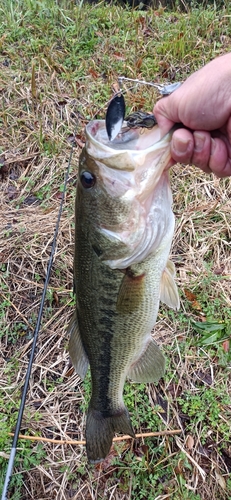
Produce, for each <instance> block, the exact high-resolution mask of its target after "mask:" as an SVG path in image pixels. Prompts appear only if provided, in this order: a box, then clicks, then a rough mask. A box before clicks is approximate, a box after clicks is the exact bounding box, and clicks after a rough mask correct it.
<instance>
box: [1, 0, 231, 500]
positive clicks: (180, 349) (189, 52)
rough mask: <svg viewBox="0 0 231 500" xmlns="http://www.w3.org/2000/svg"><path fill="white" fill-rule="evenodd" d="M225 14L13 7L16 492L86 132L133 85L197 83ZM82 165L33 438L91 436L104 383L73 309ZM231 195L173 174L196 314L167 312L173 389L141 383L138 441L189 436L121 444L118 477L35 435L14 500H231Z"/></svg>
mask: <svg viewBox="0 0 231 500" xmlns="http://www.w3.org/2000/svg"><path fill="white" fill-rule="evenodd" d="M215 7H216V6H214V5H213V4H212V5H211V4H209V5H208V6H207V8H204V7H203V6H202V5H199V6H197V7H196V6H195V3H194V4H193V5H192V8H191V10H190V9H189V11H188V12H187V13H184V12H182V11H181V10H180V8H176V10H175V12H174V11H170V10H167V9H163V8H161V7H160V8H159V9H147V11H139V10H137V9H129V8H127V7H125V8H122V7H121V6H117V5H115V4H114V3H113V5H110V6H109V5H108V4H104V2H101V3H100V4H99V5H97V6H96V5H91V6H90V5H87V4H83V2H81V1H79V2H78V1H76V2H74V1H68V0H66V1H65V0H61V1H59V2H58V1H54V0H46V1H45V0H41V1H36V0H35V1H32V0H25V1H22V0H14V1H13V0H12V1H10V0H3V1H2V3H1V6H0V19H1V23H0V48H1V64H0V87H1V91H2V92H1V93H2V106H1V111H0V123H1V129H0V138H1V140H0V142H1V154H4V155H5V159H4V160H2V159H1V160H0V165H2V163H3V164H4V163H5V161H6V166H7V174H6V176H5V177H4V178H3V181H2V184H1V188H2V198H1V203H2V206H1V214H2V219H1V227H0V235H1V236H0V237H1V241H0V262H1V278H0V280H1V293H2V296H1V302H0V320H1V332H0V342H1V344H0V348H1V356H2V357H1V358H0V380H1V383H0V407H1V414H0V427H1V433H0V470H1V472H0V490H1V487H2V484H3V481H4V475H5V472H6V467H7V456H8V454H9V452H10V447H11V437H9V435H8V433H9V432H13V431H14V428H15V424H16V418H17V410H18V407H19V403H20V396H21V388H22V385H23V382H24V378H25V371H26V367H27V363H28V356H29V352H30V345H31V337H32V334H33V329H34V326H35V323H36V318H37V312H38V307H39V303H40V299H41V293H42V287H43V283H44V277H45V272H46V266H47V262H48V258H49V254H50V245H51V242H52V238H53V234H54V228H55V224H56V218H57V212H58V207H59V203H60V196H61V194H62V191H63V182H64V173H65V169H66V166H67V162H68V159H69V155H70V151H71V147H72V144H73V141H74V139H75V137H74V135H76V134H77V139H78V141H79V143H81V141H83V139H84V127H85V125H86V123H87V122H88V121H89V120H90V119H93V118H94V117H95V116H97V117H101V118H104V117H105V111H106V108H107V103H108V100H109V99H110V97H111V95H112V85H113V84H114V83H115V82H116V81H117V78H118V76H121V75H123V76H126V77H129V78H139V79H141V80H143V79H145V80H146V81H156V82H158V83H165V82H167V81H172V82H173V81H181V80H184V79H185V78H186V77H187V76H188V75H189V74H190V73H192V72H193V71H195V70H196V69H198V68H200V67H201V66H202V65H203V64H205V63H206V62H208V61H209V60H210V59H212V58H213V57H215V56H217V55H219V54H223V53H226V52H228V51H230V29H231V17H230V16H231V7H230V3H229V2H225V3H224V6H223V7H221V8H220V9H218V8H215ZM131 85H132V84H131ZM208 85H209V82H208ZM124 88H126V89H127V93H126V96H125V97H126V104H127V111H128V112H129V111H131V110H134V109H143V110H146V111H149V110H152V108H153V104H154V102H155V101H156V97H157V95H156V92H155V90H153V88H151V87H146V86H136V87H134V88H132V89H130V84H129V82H127V83H126V84H124ZM76 126H77V131H76ZM78 155H79V147H78V145H76V147H75V149H74V155H73V158H72V162H71V171H70V180H69V184H68V190H67V193H66V203H65V207H64V212H63V216H62V220H61V227H60V232H59V237H58V242H57V254H56V257H55V262H54V265H53V271H52V276H51V281H50V285H49V290H48V293H47V297H46V304H45V310H44V317H43V323H42V328H41V333H40V336H39V341H38V347H37V352H36V358H35V363H34V367H33V373H32V377H31V382H30V389H29V392H28V399H27V404H26V410H25V414H24V417H23V424H22V433H24V434H30V435H31V434H33V435H35V436H43V438H46V437H48V438H55V439H63V438H65V439H66V438H67V437H68V436H69V437H70V438H72V439H79V438H81V437H82V431H83V429H84V428H85V414H86V409H87V405H88V401H89V397H90V377H89V375H88V376H87V378H86V381H85V382H84V383H83V384H81V383H80V381H79V379H78V378H77V377H76V376H75V375H74V373H72V371H71V368H70V366H69V359H68V353H67V339H66V337H65V329H66V325H67V322H68V320H69V316H70V313H71V311H72V309H73V295H72V292H71V289H72V259H73V246H74V240H73V226H74V197H75V183H76V174H77V166H78ZM7 162H8V163H7ZM205 185H206V187H207V191H206V192H205ZM230 188H231V185H230V179H226V180H223V181H221V182H220V183H219V184H218V183H217V182H216V181H215V180H212V179H210V178H209V177H207V176H205V174H203V173H201V172H199V171H195V169H194V168H193V167H188V166H186V167H180V166H176V167H174V168H173V171H172V189H173V199H174V211H175V213H176V218H177V225H176V237H175V241H174V245H173V260H174V261H175V263H176V268H177V279H178V284H179V287H180V295H181V301H182V307H181V310H180V311H179V312H177V313H176V312H174V311H170V310H168V309H167V308H165V307H163V306H161V308H160V312H159V319H158V323H157V325H156V331H155V338H156V340H157V342H159V343H162V344H163V349H164V352H165V355H166V358H167V370H166V375H165V377H164V380H162V381H161V383H160V384H159V385H158V387H157V388H154V386H152V385H144V384H134V383H129V382H128V383H127V384H126V386H125V391H124V392H125V393H124V399H125V403H126V405H127V407H128V409H129V412H130V415H131V419H132V423H133V426H134V428H135V430H136V432H146V431H147V432H148V431H159V430H164V429H166V425H167V426H168V427H169V428H171V429H175V428H179V427H180V428H181V429H182V435H181V436H180V437H179V441H177V440H176V438H175V437H173V436H167V437H166V436H165V437H158V438H146V439H144V440H140V439H139V440H136V441H135V442H134V443H132V442H131V441H123V442H120V443H117V444H116V445H115V446H114V447H113V449H112V452H111V454H110V456H109V458H108V461H106V463H105V465H104V468H103V469H102V468H100V466H98V468H97V466H96V467H93V466H89V465H88V464H87V461H86V455H85V448H84V447H81V446H76V447H74V446H66V445H64V446H61V445H60V446H58V445H55V444H51V443H45V442H44V443H42V444H41V443H33V444H31V443H30V442H29V441H26V440H25V441H24V440H22V439H20V440H19V443H18V450H17V454H16V460H15V468H14V475H13V478H12V482H11V489H10V498H11V499H12V500H19V499H23V500H27V499H28V500H29V499H31V498H33V500H39V499H40V500H41V499H42V498H53V497H56V498H60V499H61V498H64V497H63V495H66V496H68V498H73V499H74V498H78V497H79V498H80V495H83V496H84V497H87V495H89V491H90V492H91V493H90V494H91V498H92V499H96V498H97V499H101V498H108V499H109V498H118V500H121V499H126V500H127V499H130V498H132V499H134V500H135V499H139V500H143V499H148V500H149V499H150V500H151V499H156V500H157V499H158V500H162V499H164V498H167V497H166V495H168V496H169V498H171V499H173V500H208V499H211V498H216V499H219V500H225V499H230V498H231V481H230V478H229V473H230V462H229V461H230V424H229V422H230V418H231V415H230V408H231V399H230V380H229V377H230V362H231V354H230V352H231V351H230V347H229V346H228V344H227V340H229V341H230V335H231V333H230V325H231V306H230V271H229V269H230V267H229V266H230V264H229V258H230V230H229V227H230V226H231V220H230V213H231V212H230V194H229V193H230ZM208 191H209V193H210V196H207V194H206V193H207V192H208ZM31 200H32V201H33V200H34V201H35V202H36V203H37V204H36V205H31ZM214 206H215V208H214ZM2 249H4V251H3V250H2ZM190 294H191V295H190ZM188 436H191V438H192V439H193V445H192V447H191V448H187V446H186V443H187V437H188ZM177 443H178V444H177ZM179 444H180V446H179ZM182 450H183V451H182ZM193 460H194V461H193ZM200 467H201V468H202V469H203V470H204V471H205V473H206V478H205V481H203V480H202V477H201V474H200ZM50 485H51V486H50ZM52 495H53V496H52ZM55 495H56V496H55ZM76 495H77V496H76Z"/></svg>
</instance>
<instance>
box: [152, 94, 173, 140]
mask: <svg viewBox="0 0 231 500" xmlns="http://www.w3.org/2000/svg"><path fill="white" fill-rule="evenodd" d="M170 99H171V96H169V97H165V98H164V99H160V100H159V101H158V102H157V103H156V104H155V106H154V109H153V114H154V115H155V117H156V120H157V123H158V125H159V127H160V130H161V137H163V136H164V135H166V134H167V133H168V132H169V130H170V129H171V128H172V127H173V125H174V124H175V122H176V121H177V120H174V119H173V120H172V119H171V118H169V108H170V109H171V102H170Z"/></svg>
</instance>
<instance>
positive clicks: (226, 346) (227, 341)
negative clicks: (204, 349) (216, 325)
mask: <svg viewBox="0 0 231 500" xmlns="http://www.w3.org/2000/svg"><path fill="white" fill-rule="evenodd" d="M222 347H223V349H224V351H225V352H229V340H224V342H222Z"/></svg>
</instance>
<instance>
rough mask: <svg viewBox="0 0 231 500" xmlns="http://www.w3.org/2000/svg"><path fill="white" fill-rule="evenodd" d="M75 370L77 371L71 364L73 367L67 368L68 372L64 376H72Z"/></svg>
mask: <svg viewBox="0 0 231 500" xmlns="http://www.w3.org/2000/svg"><path fill="white" fill-rule="evenodd" d="M74 371H75V370H74V367H73V366H71V368H69V369H68V370H67V372H66V373H65V375H64V376H65V377H72V375H73V373H74Z"/></svg>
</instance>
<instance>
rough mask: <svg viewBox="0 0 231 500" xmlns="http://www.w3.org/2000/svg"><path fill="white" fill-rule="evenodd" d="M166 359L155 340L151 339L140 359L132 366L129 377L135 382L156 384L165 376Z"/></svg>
mask: <svg viewBox="0 0 231 500" xmlns="http://www.w3.org/2000/svg"><path fill="white" fill-rule="evenodd" d="M164 372H165V358H164V355H163V353H162V352H161V350H160V348H159V346H158V345H157V343H156V342H155V340H153V339H150V342H149V343H148V345H147V347H146V349H145V351H144V352H143V354H141V356H140V358H139V359H138V360H137V361H136V362H135V363H133V364H132V365H131V367H130V368H129V371H128V376H129V377H130V378H131V379H132V380H134V381H135V382H143V383H146V382H155V383H157V382H158V381H159V379H160V378H161V377H162V376H163V375H164Z"/></svg>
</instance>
